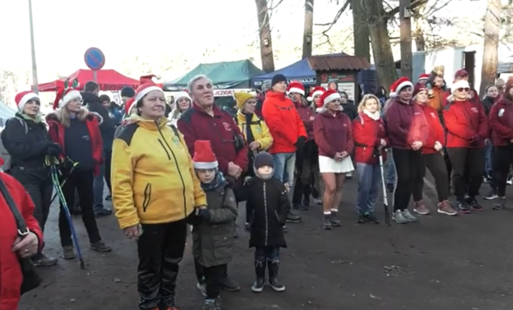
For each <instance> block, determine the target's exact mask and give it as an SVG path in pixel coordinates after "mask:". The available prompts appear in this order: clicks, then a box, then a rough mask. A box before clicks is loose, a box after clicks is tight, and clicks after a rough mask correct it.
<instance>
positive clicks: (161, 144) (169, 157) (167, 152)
mask: <svg viewBox="0 0 513 310" xmlns="http://www.w3.org/2000/svg"><path fill="white" fill-rule="evenodd" d="M158 141H159V143H160V146H162V148H163V149H164V152H166V155H167V159H169V160H171V155H169V151H168V150H167V149H166V147H165V146H164V143H162V140H160V139H158Z"/></svg>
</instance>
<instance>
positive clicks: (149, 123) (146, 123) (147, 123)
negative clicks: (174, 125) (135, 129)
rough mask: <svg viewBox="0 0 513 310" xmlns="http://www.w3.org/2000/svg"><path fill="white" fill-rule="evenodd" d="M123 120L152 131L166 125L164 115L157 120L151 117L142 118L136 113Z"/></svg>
mask: <svg viewBox="0 0 513 310" xmlns="http://www.w3.org/2000/svg"><path fill="white" fill-rule="evenodd" d="M125 121H127V123H130V124H133V123H137V124H138V126H139V127H141V128H144V129H147V130H152V131H158V130H159V129H162V128H164V127H165V126H166V125H167V119H166V118H165V117H164V116H163V117H161V118H160V119H159V120H157V121H154V120H151V119H144V118H142V117H140V116H139V115H137V114H132V115H131V116H130V117H129V118H127V119H126V120H125Z"/></svg>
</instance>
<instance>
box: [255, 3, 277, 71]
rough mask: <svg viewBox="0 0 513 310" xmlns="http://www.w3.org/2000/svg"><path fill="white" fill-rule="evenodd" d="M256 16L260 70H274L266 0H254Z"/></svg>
mask: <svg viewBox="0 0 513 310" xmlns="http://www.w3.org/2000/svg"><path fill="white" fill-rule="evenodd" d="M255 2H256V7H257V16H258V32H259V35H260V57H261V58H262V70H264V71H265V72H273V71H274V55H273V45H272V38H271V26H270V23H269V7H268V6H267V0H255Z"/></svg>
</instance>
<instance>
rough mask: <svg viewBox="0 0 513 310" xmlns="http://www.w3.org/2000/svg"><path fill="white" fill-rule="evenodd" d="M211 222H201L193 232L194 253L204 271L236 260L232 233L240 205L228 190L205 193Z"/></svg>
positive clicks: (222, 187) (222, 188) (217, 189)
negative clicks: (205, 268)
mask: <svg viewBox="0 0 513 310" xmlns="http://www.w3.org/2000/svg"><path fill="white" fill-rule="evenodd" d="M205 193H206V194H207V206H208V210H209V211H210V221H209V222H206V221H201V222H200V223H199V224H198V225H195V226H194V229H193V231H192V253H193V255H194V257H195V258H196V260H197V261H198V262H199V263H200V265H202V266H204V267H212V266H219V265H223V264H227V263H228V262H230V261H231V260H232V258H233V241H234V238H233V233H234V231H235V219H237V202H236V200H235V194H234V193H233V190H232V189H231V188H230V187H228V186H219V187H218V188H216V189H214V190H212V191H207V192H205Z"/></svg>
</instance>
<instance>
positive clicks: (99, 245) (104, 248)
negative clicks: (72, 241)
mask: <svg viewBox="0 0 513 310" xmlns="http://www.w3.org/2000/svg"><path fill="white" fill-rule="evenodd" d="M91 250H93V251H96V252H104V253H105V252H110V251H112V248H111V247H110V246H108V245H106V244H105V242H103V241H102V240H100V241H97V242H93V243H91Z"/></svg>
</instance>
